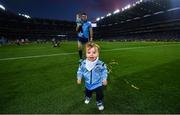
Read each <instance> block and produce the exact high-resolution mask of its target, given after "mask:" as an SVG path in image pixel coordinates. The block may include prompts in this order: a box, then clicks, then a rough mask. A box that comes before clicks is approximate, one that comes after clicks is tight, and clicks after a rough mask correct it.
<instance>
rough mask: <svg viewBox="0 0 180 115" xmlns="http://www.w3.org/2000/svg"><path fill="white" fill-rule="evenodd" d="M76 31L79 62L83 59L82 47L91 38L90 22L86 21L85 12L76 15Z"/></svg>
mask: <svg viewBox="0 0 180 115" xmlns="http://www.w3.org/2000/svg"><path fill="white" fill-rule="evenodd" d="M76 23H77V26H76V31H77V32H78V52H79V57H80V60H79V63H80V62H81V61H82V60H83V55H82V54H83V47H84V46H85V45H86V44H87V43H88V42H89V41H92V40H93V29H92V26H91V22H90V21H88V17H87V14H86V13H82V14H77V15H76Z"/></svg>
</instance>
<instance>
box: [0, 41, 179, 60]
mask: <svg viewBox="0 0 180 115" xmlns="http://www.w3.org/2000/svg"><path fill="white" fill-rule="evenodd" d="M172 45H179V44H170V45H159V46H140V47H127V48H115V49H109V50H102V52H107V51H119V50H131V49H142V48H153V47H165V46H172ZM73 54H77V52H71V53H58V54H49V55H36V56H24V57H12V58H2V59H0V61H7V60H18V59H31V58H40V57H52V56H64V55H73Z"/></svg>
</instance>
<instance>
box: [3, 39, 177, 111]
mask: <svg viewBox="0 0 180 115" xmlns="http://www.w3.org/2000/svg"><path fill="white" fill-rule="evenodd" d="M98 44H99V45H100V46H101V53H100V59H101V60H103V61H104V62H105V63H106V64H107V66H108V70H109V76H108V77H109V79H108V86H107V87H105V88H104V95H105V98H104V102H105V109H104V111H102V112H100V111H98V109H97V108H96V104H95V95H93V99H92V101H91V102H90V103H89V104H88V105H85V104H84V102H83V99H84V84H81V85H77V84H76V72H77V68H78V53H77V43H76V42H63V44H62V46H61V47H59V48H53V47H52V45H51V44H50V43H47V44H27V45H21V46H16V45H8V46H1V47H0V113H16V114H19V113H24V114H25V113H28V114H30V113H41V114H44V113H47V114H49V113H78V114H79V113H104V114H106V113H122V114H123V113H126V114H128V113H159V114H161V113H180V44H179V43H176V42H98Z"/></svg>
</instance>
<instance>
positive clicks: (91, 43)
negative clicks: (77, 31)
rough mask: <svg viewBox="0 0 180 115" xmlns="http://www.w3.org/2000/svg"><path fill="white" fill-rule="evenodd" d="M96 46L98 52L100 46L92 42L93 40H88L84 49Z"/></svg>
mask: <svg viewBox="0 0 180 115" xmlns="http://www.w3.org/2000/svg"><path fill="white" fill-rule="evenodd" d="M93 47H94V48H97V50H98V52H100V47H99V45H97V44H96V43H93V42H88V43H87V44H86V50H89V49H91V48H93Z"/></svg>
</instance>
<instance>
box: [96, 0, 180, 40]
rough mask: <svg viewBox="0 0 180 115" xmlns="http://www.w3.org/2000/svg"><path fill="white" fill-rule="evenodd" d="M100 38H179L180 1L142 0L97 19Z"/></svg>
mask: <svg viewBox="0 0 180 115" xmlns="http://www.w3.org/2000/svg"><path fill="white" fill-rule="evenodd" d="M97 26H98V27H97V28H96V29H95V36H96V38H99V39H126V40H127V39H129V40H136V39H141V40H144V39H145V40H147V39H149V40H162V39H165V40H172V39H173V40H178V39H179V38H180V1H179V0H144V1H143V2H141V3H139V4H136V5H135V6H132V7H131V8H129V9H127V10H124V11H120V12H119V13H116V14H113V15H111V16H106V17H104V18H103V19H100V20H98V21H97Z"/></svg>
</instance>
